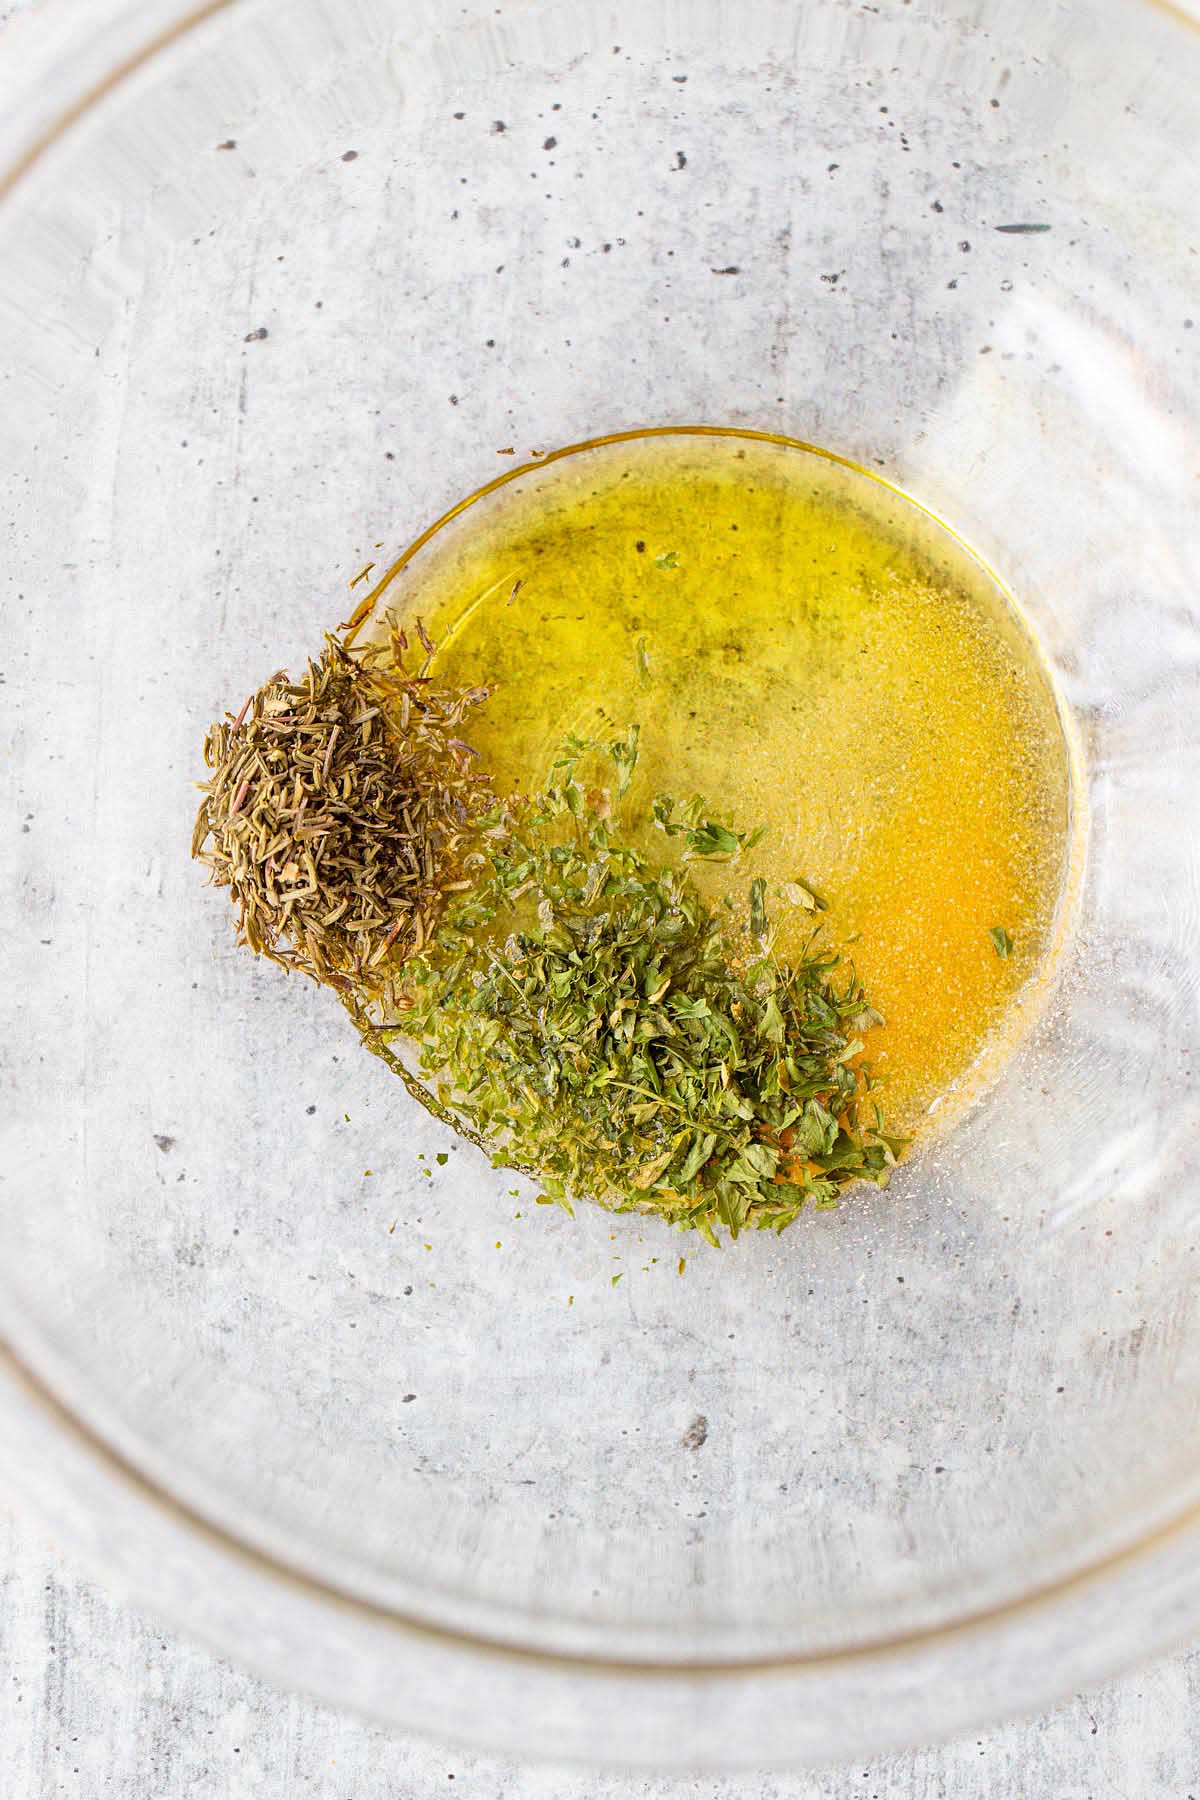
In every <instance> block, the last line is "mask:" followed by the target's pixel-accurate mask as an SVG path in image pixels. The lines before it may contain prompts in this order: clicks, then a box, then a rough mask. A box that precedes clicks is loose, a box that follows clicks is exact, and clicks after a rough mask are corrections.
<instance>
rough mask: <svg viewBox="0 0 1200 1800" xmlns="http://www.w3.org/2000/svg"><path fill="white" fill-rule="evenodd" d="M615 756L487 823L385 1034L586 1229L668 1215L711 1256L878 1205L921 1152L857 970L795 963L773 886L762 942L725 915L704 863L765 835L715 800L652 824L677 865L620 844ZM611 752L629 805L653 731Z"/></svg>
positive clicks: (752, 924)
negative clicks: (876, 1195) (786, 951)
mask: <svg viewBox="0 0 1200 1800" xmlns="http://www.w3.org/2000/svg"><path fill="white" fill-rule="evenodd" d="M595 748H596V747H595V746H590V745H586V744H583V743H580V742H579V741H578V740H575V741H573V742H572V743H571V744H570V745H569V746H568V750H567V753H566V754H565V756H564V758H563V760H562V762H561V763H560V764H559V765H558V766H557V768H556V770H555V772H554V776H555V779H554V785H552V786H551V787H550V788H549V789H548V790H547V791H546V792H545V793H543V794H542V795H541V796H540V797H539V798H538V799H537V800H536V801H534V802H532V803H530V804H528V805H526V806H524V807H521V808H509V809H508V810H503V809H497V810H495V811H494V812H493V813H492V814H490V815H489V816H488V817H486V818H485V819H483V820H481V821H480V831H481V842H484V843H485V844H487V846H488V850H487V856H486V866H485V867H484V868H483V869H482V870H481V871H480V873H479V874H478V877H477V879H476V881H475V883H474V885H473V886H472V888H471V889H470V891H469V892H468V893H467V894H466V895H464V896H463V897H462V898H461V899H459V900H458V901H456V902H455V903H454V904H452V905H451V906H450V907H448V909H447V912H446V915H445V918H444V920H443V923H442V925H441V927H440V929H439V930H438V932H437V934H436V938H435V939H434V940H433V941H432V942H430V943H429V944H427V945H426V946H425V948H424V949H422V950H420V951H419V952H417V953H416V954H414V955H413V956H412V957H411V958H410V959H409V961H408V962H407V964H406V966H405V969H404V972H403V976H402V977H401V978H399V979H398V983H397V988H398V992H397V996H396V999H397V1009H396V1011H395V1013H394V1015H393V1017H392V1018H391V1019H389V1020H388V1021H386V1022H385V1024H384V1026H383V1027H382V1028H378V1027H377V1028H376V1029H378V1030H381V1035H382V1036H383V1037H385V1038H386V1037H389V1036H391V1035H392V1034H402V1035H403V1036H404V1037H405V1038H407V1039H409V1040H410V1041H412V1042H413V1043H415V1045H416V1046H417V1055H418V1068H419V1072H420V1074H421V1076H422V1077H423V1079H425V1080H426V1081H428V1082H429V1083H430V1084H431V1085H432V1087H433V1089H434V1091H435V1093H436V1096H437V1099H438V1101H439V1103H440V1105H441V1106H442V1107H444V1108H446V1109H447V1110H448V1111H449V1112H450V1114H451V1115H452V1116H455V1117H457V1118H459V1119H461V1120H462V1121H463V1122H464V1123H465V1124H466V1125H467V1127H468V1128H469V1129H470V1130H471V1133H472V1135H474V1136H477V1137H478V1138H479V1139H482V1140H483V1141H484V1142H485V1143H487V1144H489V1145H490V1146H492V1147H493V1148H494V1160H495V1161H496V1162H497V1163H498V1164H500V1165H505V1164H515V1165H518V1166H523V1167H526V1168H528V1169H531V1170H533V1171H535V1172H536V1173H537V1175H538V1177H539V1179H540V1180H541V1182H542V1185H543V1187H544V1190H545V1194H544V1197H545V1198H546V1199H548V1200H552V1201H557V1202H558V1203H560V1204H562V1205H563V1206H565V1207H566V1208H567V1210H570V1197H571V1196H572V1195H574V1196H576V1197H586V1198H590V1199H593V1200H596V1201H599V1202H600V1203H601V1204H602V1205H604V1206H606V1207H609V1208H611V1209H612V1210H614V1211H618V1212H625V1211H629V1210H633V1209H636V1210H639V1211H643V1212H654V1213H659V1214H662V1215H663V1216H665V1217H666V1218H667V1219H668V1220H670V1221H671V1222H672V1223H674V1224H676V1225H678V1226H680V1227H681V1228H685V1229H695V1230H698V1231H699V1232H701V1233H702V1235H703V1236H704V1237H705V1238H707V1239H708V1241H709V1242H710V1243H714V1244H715V1243H717V1242H718V1241H719V1240H718V1232H719V1231H720V1230H721V1229H722V1228H724V1229H725V1230H727V1231H728V1232H729V1233H730V1234H731V1235H732V1236H733V1237H736V1236H737V1235H738V1234H739V1232H741V1231H742V1230H744V1229H746V1228H748V1227H751V1228H760V1229H761V1228H765V1227H770V1228H772V1229H774V1230H776V1231H781V1230H783V1228H784V1227H785V1226H787V1225H789V1224H791V1223H792V1221H793V1220H794V1219H795V1218H796V1217H797V1216H798V1215H799V1213H800V1212H801V1211H802V1210H803V1208H804V1207H805V1206H806V1205H810V1204H811V1205H815V1206H817V1207H828V1206H832V1205H835V1204H836V1203H837V1196H838V1194H839V1192H840V1190H841V1189H842V1188H843V1187H845V1186H846V1184H847V1183H849V1182H851V1181H854V1180H858V1179H863V1178H865V1179H867V1180H869V1181H873V1182H876V1183H879V1184H881V1185H882V1184H883V1183H884V1182H885V1181H886V1180H887V1176H888V1171H889V1170H890V1168H891V1167H892V1165H893V1164H894V1162H895V1160H896V1156H897V1154H898V1153H899V1151H900V1149H901V1148H902V1144H901V1142H900V1140H897V1139H893V1138H889V1137H888V1136H886V1135H885V1133H884V1129H883V1119H882V1114H881V1113H880V1112H879V1110H878V1108H877V1107H876V1106H875V1104H874V1102H873V1100H872V1099H871V1098H870V1093H869V1090H870V1077H869V1073H868V1072H867V1071H866V1069H865V1068H864V1067H863V1066H862V1063H861V1055H860V1053H861V1051H862V1048H863V1045H862V1042H861V1039H860V1037H859V1035H858V1033H859V1032H860V1031H864V1030H866V1029H868V1028H869V1027H870V1026H872V1025H874V1024H877V1023H880V1021H879V1018H878V1015H877V1014H874V1013H872V1012H871V1010H870V1008H869V1007H868V1006H867V1003H866V1000H865V997H864V995H863V992H862V989H861V988H860V986H859V984H858V982H857V980H856V978H855V976H854V974H853V972H852V971H850V970H847V971H845V972H844V973H841V972H840V971H839V962H838V958H837V957H836V956H835V955H833V954H832V953H829V952H827V951H825V950H824V949H822V948H821V947H820V946H819V942H818V935H817V934H814V935H813V937H812V938H811V939H810V941H809V944H808V947H807V949H806V951H805V953H804V954H803V955H802V956H801V957H800V958H799V959H798V960H797V961H794V962H790V963H781V962H779V961H778V960H777V959H776V958H775V956H774V955H773V954H772V951H771V947H770V925H769V920H768V916H767V907H766V892H765V883H764V882H763V881H761V880H758V881H755V882H753V883H751V884H750V895H749V905H748V911H747V917H746V919H745V921H744V922H741V923H737V922H735V921H733V920H732V919H730V920H729V921H728V922H727V921H726V920H725V919H722V918H720V917H719V916H718V914H717V913H716V912H714V911H713V910H712V909H711V908H710V907H708V906H707V905H706V904H705V902H704V901H703V899H702V898H701V896H700V894H699V892H698V891H697V888H696V886H695V883H694V882H693V880H692V878H691V876H690V874H689V872H688V867H687V859H689V858H699V857H705V858H711V857H715V856H720V857H721V858H722V859H724V858H725V857H726V856H729V855H740V854H741V853H742V851H743V849H744V848H746V847H749V845H750V844H751V843H752V842H753V839H752V838H747V837H745V836H744V835H742V834H738V833H735V832H731V831H729V830H728V828H726V827H724V826H721V825H719V824H716V823H715V822H714V821H712V820H711V819H708V818H707V817H706V816H705V811H704V808H703V806H702V804H701V803H700V802H698V801H697V802H694V803H693V804H692V806H691V807H690V808H686V809H683V816H682V818H680V816H679V809H677V808H676V807H675V805H674V803H673V802H672V801H670V800H668V799H663V800H661V801H660V802H659V803H657V804H656V806H655V809H654V810H655V818H656V820H657V822H658V824H659V826H660V827H661V828H662V829H663V830H664V831H665V832H666V833H667V834H668V836H670V837H679V836H682V837H684V839H685V841H686V843H687V846H688V848H687V851H686V852H685V861H684V862H683V863H682V864H681V865H680V866H678V867H669V866H656V865H655V864H653V863H652V862H651V861H650V860H649V859H647V857H645V856H644V855H643V854H642V853H640V852H639V851H638V850H636V849H634V848H633V847H631V846H630V845H629V844H628V843H622V842H621V841H620V838H619V836H618V835H617V834H616V832H615V828H614V826H613V824H612V821H611V818H610V817H609V814H610V813H611V810H612V806H611V801H610V799H609V797H608V796H607V795H605V794H602V793H596V792H593V793H591V794H589V793H588V792H587V791H586V790H585V789H584V787H583V786H582V785H581V783H580V782H579V781H578V780H577V779H576V772H577V766H578V763H579V760H580V758H581V757H582V756H583V755H584V754H585V753H587V752H588V751H590V750H594V749H595ZM609 748H610V754H611V756H612V758H613V760H614V762H615V763H616V766H617V775H618V779H617V800H618V801H619V799H620V796H621V794H622V793H623V791H624V789H625V788H626V787H627V786H628V782H629V778H630V775H631V772H632V768H633V764H634V761H635V760H636V753H637V745H636V734H634V733H631V734H629V736H627V737H626V738H625V739H622V740H618V741H617V742H616V743H615V744H613V745H612V746H610V747H609Z"/></svg>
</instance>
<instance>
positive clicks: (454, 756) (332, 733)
mask: <svg viewBox="0 0 1200 1800" xmlns="http://www.w3.org/2000/svg"><path fill="white" fill-rule="evenodd" d="M418 632H419V636H420V640H421V660H420V662H419V664H418V666H417V669H416V671H415V672H410V671H409V670H408V668H407V667H406V656H407V654H408V651H409V643H408V639H407V637H406V635H405V633H404V632H403V631H402V630H401V629H400V627H399V626H398V625H397V624H395V622H394V621H392V622H391V623H390V626H389V632H388V635H387V637H386V639H385V640H383V641H376V642H371V643H368V644H366V645H364V646H357V645H354V644H352V643H351V642H350V641H349V640H348V639H347V638H339V637H335V636H332V635H330V636H327V638H326V643H325V650H324V652H323V653H322V654H321V655H320V656H319V657H317V658H316V659H315V660H313V661H310V663H309V665H308V671H307V673H306V675H305V676H304V677H303V678H302V679H301V680H299V681H296V682H293V681H291V680H290V679H289V678H288V676H287V675H286V674H285V673H282V672H280V673H279V674H276V675H273V676H272V677H271V679H270V680H269V681H268V682H267V683H266V684H265V685H264V686H263V687H261V688H259V689H258V691H257V692H256V693H254V694H252V695H251V696H250V698H249V699H248V700H247V701H246V704H245V705H244V706H243V707H242V709H241V712H240V713H238V714H237V716H236V717H234V716H233V715H232V714H227V715H226V717H225V719H224V720H222V721H220V722H219V723H218V724H215V725H214V726H213V727H212V729H211V730H210V731H209V733H208V736H207V738H206V740H205V745H204V756H205V761H206V763H207V765H208V767H209V768H210V769H211V770H212V775H211V778H210V779H209V780H208V781H207V782H205V783H204V784H203V790H202V791H203V793H204V799H203V801H202V802H201V805H200V809H199V813H198V815H197V819H196V827H195V832H194V835H193V839H192V854H193V855H194V856H196V857H198V858H199V859H200V860H201V861H202V862H204V863H206V864H207V865H208V867H209V868H210V870H211V871H212V879H213V881H214V882H215V883H216V884H217V885H218V886H220V887H228V888H229V889H230V893H231V898H232V900H233V903H234V906H235V907H236V909H237V920H238V928H239V932H240V935H241V937H242V939H243V940H244V942H246V943H247V944H249V946H250V947H251V949H253V950H255V951H257V952H258V953H259V954H260V955H263V956H267V957H270V958H271V959H272V960H273V961H275V962H278V963H281V964H283V965H284V966H285V967H287V968H294V969H300V970H302V971H303V972H304V973H305V974H308V975H311V976H313V977H314V978H315V979H316V980H318V981H323V982H327V983H329V984H330V985H332V986H334V987H336V988H338V989H340V990H341V991H342V992H343V994H344V995H347V996H349V997H350V998H351V999H352V1000H353V1001H354V1003H355V1004H356V1005H357V1004H358V1003H359V1002H361V1001H363V1000H365V999H367V998H368V997H370V996H372V995H374V994H378V993H382V992H384V991H385V990H386V986H387V981H388V978H389V974H390V971H391V970H392V969H394V968H395V967H396V966H397V965H398V964H399V963H400V962H401V961H402V959H403V958H404V957H405V956H407V955H409V954H411V953H412V952H413V951H416V950H420V949H421V947H422V946H423V945H424V944H425V943H426V942H427V941H428V939H429V936H430V934H431V932H432V930H433V928H434V925H435V923H436V921H437V919H438V917H439V915H440V913H441V910H442V907H443V905H444V903H445V899H446V895H447V894H448V893H449V892H452V891H454V890H455V889H456V888H462V887H463V886H464V885H466V883H465V881H464V879H463V870H462V865H463V856H464V854H465V849H466V844H467V834H468V832H469V829H470V827H471V823H472V821H473V819H474V818H475V816H476V815H477V814H478V813H479V812H480V810H481V809H482V808H483V807H485V806H486V805H487V804H488V803H489V801H490V793H489V789H488V785H487V780H486V777H484V776H482V775H479V774H477V773H475V772H474V770H473V769H472V766H471V765H472V754H473V753H472V752H471V750H470V748H469V746H468V745H467V744H465V743H464V742H463V741H462V738H461V737H460V736H459V732H460V730H461V728H462V725H463V722H464V720H465V718H466V716H467V715H468V713H469V712H470V711H471V709H472V708H473V707H474V706H476V705H477V704H478V703H479V702H480V701H481V700H482V699H483V698H484V697H485V694H484V690H482V689H471V690H461V689H447V688H442V687H439V686H438V685H436V684H435V683H434V682H433V681H432V680H431V679H430V676H429V672H428V668H429V656H430V654H431V652H432V648H433V646H432V644H431V643H430V642H429V640H428V638H427V637H426V636H425V633H424V632H423V630H421V629H420V627H418Z"/></svg>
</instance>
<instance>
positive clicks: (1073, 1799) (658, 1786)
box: [0, 0, 1200, 1800]
mask: <svg viewBox="0 0 1200 1800" xmlns="http://www.w3.org/2000/svg"><path fill="white" fill-rule="evenodd" d="M64 3H66V0H9V3H8V4H7V5H4V4H3V3H2V0H0V56H2V55H3V54H4V50H5V46H4V42H3V39H4V26H5V24H6V22H7V20H9V19H10V18H11V17H13V16H14V14H15V13H16V12H18V11H20V10H23V9H24V8H25V7H27V6H30V5H34V4H64ZM1198 1701H1200V1652H1197V1651H1193V1652H1190V1653H1189V1654H1187V1655H1185V1656H1181V1657H1177V1658H1175V1659H1174V1660H1173V1661H1171V1662H1168V1663H1164V1664H1160V1665H1158V1666H1157V1667H1155V1668H1152V1669H1150V1670H1148V1671H1146V1672H1144V1673H1142V1674H1140V1675H1138V1676H1135V1677H1132V1678H1130V1679H1127V1680H1126V1681H1123V1682H1121V1683H1119V1684H1117V1685H1115V1686H1112V1687H1109V1688H1106V1689H1104V1690H1102V1691H1100V1692H1097V1693H1091V1694H1079V1695H1077V1696H1076V1697H1075V1698H1074V1699H1072V1700H1071V1701H1070V1702H1069V1703H1068V1704H1066V1705H1064V1706H1062V1707H1060V1708H1058V1709H1057V1710H1056V1711H1055V1712H1052V1713H1050V1714H1047V1715H1046V1716H1044V1717H1042V1718H1038V1719H1034V1720H1029V1721H1023V1722H1018V1723H1015V1724H1012V1725H1009V1726H1006V1727H1005V1728H1003V1729H1001V1730H998V1731H992V1732H989V1733H987V1734H985V1735H983V1736H978V1737H973V1738H970V1739H967V1740H964V1741H960V1742H957V1743H954V1744H949V1745H945V1746H941V1747H938V1748H933V1749H928V1750H919V1751H914V1752H912V1753H910V1754H907V1755H904V1756H894V1757H888V1758H884V1759H881V1760H878V1761H875V1762H872V1763H869V1764H859V1763H856V1764H853V1765H850V1766H846V1767H841V1768H837V1769H830V1770H827V1771H825V1772H823V1773H820V1774H810V1775H798V1776H781V1775H760V1776H744V1777H741V1778H740V1779H732V1780H731V1779H721V1780H713V1779H707V1778H697V1779H695V1780H692V1781H658V1780H641V1779H638V1778H636V1777H633V1778H631V1777H628V1776H619V1775H614V1776H605V1775H595V1774H587V1773H583V1772H579V1771H570V1770H563V1769H561V1768H552V1767H518V1766H514V1765H512V1764H501V1763H496V1762H492V1761H487V1760H484V1759H480V1758H478V1757H475V1756H466V1755H462V1754H460V1753H459V1752H457V1751H455V1750H453V1749H449V1748H446V1747H443V1746H438V1745H429V1744H425V1743H421V1742H416V1741H414V1740H410V1739H405V1738H400V1737H397V1736H395V1735H394V1734H393V1733H391V1732H388V1731H386V1730H383V1729H380V1728H377V1727H374V1726H371V1725H368V1724H365V1723H362V1722H361V1721H359V1720H357V1719H354V1718H349V1717H346V1716H344V1715H341V1714H339V1713H337V1712H334V1711H332V1710H330V1709H329V1708H327V1707H324V1706H320V1705H317V1704H315V1703H313V1702H311V1701H309V1700H306V1699H302V1698H299V1697H296V1696H294V1695H289V1694H283V1693H279V1692H277V1691H276V1690H274V1689H272V1688H270V1687H267V1686H266V1685H264V1683H262V1682H261V1681H259V1680H257V1679H255V1678H254V1677H253V1676H252V1675H250V1674H247V1673H245V1672H243V1671H242V1670H240V1669H238V1668H236V1667H234V1666H232V1665H231V1664H229V1663H227V1662H225V1661H223V1660H220V1659H218V1658H216V1657H214V1656H212V1655H210V1654H208V1653H207V1652H206V1651H205V1650H203V1649H201V1648H199V1647H198V1646H196V1645H193V1644H191V1643H188V1642H186V1641H183V1640H181V1639H179V1638H177V1637H176V1636H175V1635H174V1634H173V1633H171V1632H170V1631H166V1630H162V1629H159V1628H158V1627H157V1626H156V1625H155V1624H154V1623H153V1622H152V1621H150V1620H148V1619H146V1618H144V1617H143V1616H141V1615H140V1614H138V1613H136V1612H133V1611H131V1610H130V1609H129V1608H128V1607H126V1606H123V1605H122V1604H120V1603H119V1602H118V1601H117V1600H115V1599H113V1598H111V1597H110V1596H108V1595H106V1594H105V1593H104V1592H103V1590H101V1589H100V1588H98V1587H97V1586H95V1585H94V1584H93V1583H92V1582H91V1581H89V1580H87V1579H85V1577H84V1576H83V1575H82V1573H81V1572H80V1571H78V1570H77V1569H76V1568H74V1567H72V1565H71V1563H70V1561H69V1559H67V1558H66V1557H64V1556H63V1555H62V1553H61V1552H60V1550H59V1548H58V1547H57V1546H56V1545H55V1544H53V1543H52V1542H50V1541H48V1540H47V1538H46V1536H45V1534H44V1532H43V1531H42V1530H41V1529H40V1528H39V1526H38V1524H37V1521H36V1520H31V1519H24V1518H18V1517H17V1516H15V1515H14V1514H12V1513H11V1512H10V1511H8V1510H7V1508H6V1507H5V1506H4V1503H3V1500H2V1499H0V1800H58V1797H59V1796H68V1795H69V1796H79V1797H80V1800H174V1797H175V1796H184V1795H186V1796H187V1797H188V1800H218V1797H220V1800H225V1797H228V1800H237V1797H239V1796H243V1795H245V1796H253V1797H254V1800H297V1797H312V1800H317V1797H319V1800H384V1797H385V1796H387V1797H388V1800H393V1797H395V1800H401V1797H403V1800H408V1797H409V1796H412V1797H417V1796H420V1797H421V1800H425V1797H426V1796H431V1795H434V1794H438V1793H440V1794H447V1795H451V1796H454V1797H455V1800H465V1796H467V1795H472V1796H479V1797H480V1800H502V1797H504V1796H515V1795H520V1796H522V1800H585V1797H586V1800H604V1797H606V1796H617V1795H621V1796H630V1797H633V1796H637V1797H639V1800H676V1797H678V1800H684V1797H685V1796H686V1797H687V1800H733V1796H740V1795H746V1796H751V1795H753V1796H755V1800H776V1797H778V1800H784V1797H785V1796H786V1797H787V1800H935V1797H941V1796H947V1797H952V1800H974V1797H976V1796H984V1795H988V1796H995V1797H996V1800H1200V1705H1198Z"/></svg>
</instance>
